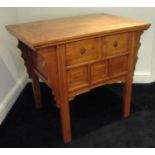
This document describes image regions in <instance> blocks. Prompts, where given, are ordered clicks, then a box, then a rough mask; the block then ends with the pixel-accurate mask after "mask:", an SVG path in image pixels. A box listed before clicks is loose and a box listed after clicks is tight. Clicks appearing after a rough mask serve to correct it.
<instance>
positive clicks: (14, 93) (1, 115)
mask: <svg viewBox="0 0 155 155" xmlns="http://www.w3.org/2000/svg"><path fill="white" fill-rule="evenodd" d="M27 79H28V78H27V74H26V73H25V74H24V75H23V76H22V77H21V78H20V79H19V80H18V82H17V83H16V85H15V86H14V87H13V88H12V89H11V90H10V92H9V93H8V94H7V96H6V97H5V98H4V100H3V101H2V102H1V104H0V124H1V123H2V122H3V120H4V119H5V117H6V115H7V114H8V112H9V111H10V109H11V107H12V106H13V104H14V103H15V101H16V100H17V98H18V96H19V95H20V93H21V91H22V90H23V88H24V87H25V85H26V84H27V82H28V80H27Z"/></svg>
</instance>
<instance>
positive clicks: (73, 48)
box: [66, 38, 100, 66]
mask: <svg viewBox="0 0 155 155" xmlns="http://www.w3.org/2000/svg"><path fill="white" fill-rule="evenodd" d="M99 49H100V47H99V39H98V38H93V39H86V40H81V41H76V42H73V43H68V44H66V64H67V66H70V65H75V64H80V63H85V62H89V61H92V60H96V59H98V57H99Z"/></svg>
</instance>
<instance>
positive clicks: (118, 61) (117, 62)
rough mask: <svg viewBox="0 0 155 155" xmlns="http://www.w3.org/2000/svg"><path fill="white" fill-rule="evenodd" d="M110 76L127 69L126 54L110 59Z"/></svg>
mask: <svg viewBox="0 0 155 155" xmlns="http://www.w3.org/2000/svg"><path fill="white" fill-rule="evenodd" d="M109 69H110V73H111V76H117V75H119V74H123V73H125V72H127V71H128V56H121V57H117V58H114V59H111V61H110V67H109Z"/></svg>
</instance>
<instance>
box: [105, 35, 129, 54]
mask: <svg viewBox="0 0 155 155" xmlns="http://www.w3.org/2000/svg"><path fill="white" fill-rule="evenodd" d="M128 48H129V33H122V34H116V35H111V36H107V37H103V38H102V55H103V57H106V56H113V55H118V54H121V53H124V52H127V50H128Z"/></svg>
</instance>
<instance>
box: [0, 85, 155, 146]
mask: <svg viewBox="0 0 155 155" xmlns="http://www.w3.org/2000/svg"><path fill="white" fill-rule="evenodd" d="M122 88H123V87H122V85H121V84H115V85H107V86H103V87H100V88H97V89H94V90H92V91H90V92H88V93H85V94H83V95H80V96H78V97H76V98H75V99H74V101H72V102H71V103H70V108H71V118H72V120H71V124H72V136H73V140H72V142H71V143H70V144H67V145H66V144H64V143H63V141H62V137H61V131H60V124H59V113H58V109H57V108H56V107H55V103H54V101H53V97H52V96H51V92H50V90H49V88H48V87H47V86H45V85H44V84H41V90H42V97H43V108H42V109H41V110H36V109H35V107H34V100H33V93H32V86H31V84H30V83H29V84H27V86H26V87H25V89H24V90H23V92H22V93H21V95H20V96H19V98H18V100H17V101H16V103H15V104H14V106H13V108H12V110H11V111H10V112H9V114H8V116H7V118H6V119H5V121H4V122H3V124H2V125H1V126H0V147H37V148H38V147H155V83H152V84H134V85H133V96H132V112H131V116H130V117H129V118H127V119H124V118H122V117H121V109H122V106H121V103H122Z"/></svg>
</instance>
